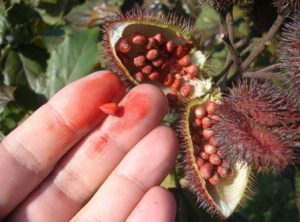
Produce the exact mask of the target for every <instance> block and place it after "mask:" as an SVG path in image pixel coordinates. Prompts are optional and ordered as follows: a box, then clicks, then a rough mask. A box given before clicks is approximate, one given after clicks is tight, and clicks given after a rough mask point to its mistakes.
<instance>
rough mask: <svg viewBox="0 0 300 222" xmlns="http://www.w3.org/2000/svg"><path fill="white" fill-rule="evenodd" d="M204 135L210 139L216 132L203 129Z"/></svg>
mask: <svg viewBox="0 0 300 222" xmlns="http://www.w3.org/2000/svg"><path fill="white" fill-rule="evenodd" d="M202 135H203V137H204V138H205V139H206V140H207V141H208V140H210V138H211V137H212V136H213V135H214V132H213V131H212V130H210V129H203V131H202Z"/></svg>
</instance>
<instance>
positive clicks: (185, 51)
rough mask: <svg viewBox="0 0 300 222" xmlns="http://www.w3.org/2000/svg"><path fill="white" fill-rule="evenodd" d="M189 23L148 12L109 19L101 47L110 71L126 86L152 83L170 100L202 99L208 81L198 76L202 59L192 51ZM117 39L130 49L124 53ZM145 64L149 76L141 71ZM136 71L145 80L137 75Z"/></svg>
mask: <svg viewBox="0 0 300 222" xmlns="http://www.w3.org/2000/svg"><path fill="white" fill-rule="evenodd" d="M191 24H192V23H191V21H189V20H185V19H182V18H178V17H176V16H175V15H174V14H169V15H167V16H165V15H162V14H157V13H155V12H152V11H140V12H131V13H128V14H126V15H117V16H115V17H111V18H109V19H108V20H107V21H106V23H105V25H104V35H105V39H104V43H105V44H104V45H105V51H106V54H107V57H108V58H110V60H111V63H110V65H112V67H111V68H112V69H114V70H115V71H116V72H117V73H118V74H119V75H120V76H121V78H122V79H123V80H126V81H127V82H129V83H130V85H137V84H140V83H152V84H155V85H156V86H158V87H159V88H161V89H162V90H163V91H164V92H165V94H166V95H168V94H169V95H168V98H172V100H174V101H175V100H176V99H177V100H178V101H180V102H182V101H185V100H187V99H191V98H195V97H199V96H203V95H204V94H205V93H207V92H208V91H209V87H207V81H209V80H204V79H203V78H201V76H200V75H203V67H204V63H205V62H206V57H205V56H204V55H203V54H202V53H201V52H200V51H197V50H196V48H195V44H194V42H193V41H192V39H191ZM120 39H121V40H123V39H126V40H127V42H128V43H131V45H130V47H131V48H130V50H124V49H123V48H124V47H123V45H124V44H121V46H122V47H120ZM145 39H146V41H145ZM117 43H118V44H117ZM142 43H144V44H142ZM126 46H127V45H126ZM126 49H127V48H126ZM141 55H145V57H144V56H141ZM141 58H142V59H144V58H145V59H146V60H145V61H144V60H141ZM203 58H204V59H203ZM147 65H151V66H153V71H152V72H151V73H149V74H148V72H145V67H146V66H147ZM191 67H192V68H191ZM200 71H201V72H200ZM139 72H141V73H144V74H145V78H140V77H141V76H140V75H138V76H137V75H136V73H139ZM153 73H154V74H153ZM177 76H180V78H178V77H177ZM137 77H138V78H137ZM196 86H197V87H196ZM175 97H176V98H175Z"/></svg>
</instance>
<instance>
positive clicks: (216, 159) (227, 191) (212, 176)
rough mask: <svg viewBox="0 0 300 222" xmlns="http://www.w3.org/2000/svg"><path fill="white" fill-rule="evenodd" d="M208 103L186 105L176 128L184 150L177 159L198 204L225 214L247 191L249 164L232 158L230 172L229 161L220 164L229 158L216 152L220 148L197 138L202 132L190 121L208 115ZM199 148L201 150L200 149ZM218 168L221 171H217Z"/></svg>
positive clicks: (229, 212)
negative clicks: (226, 164)
mask: <svg viewBox="0 0 300 222" xmlns="http://www.w3.org/2000/svg"><path fill="white" fill-rule="evenodd" d="M211 103H212V102H211V101H210V102H208V101H207V100H200V99H194V100H191V101H190V102H189V103H188V104H187V105H186V106H185V109H184V113H183V115H182V118H183V119H182V120H181V123H182V125H181V126H180V128H179V129H178V135H179V138H180V139H181V141H182V154H183V157H182V159H179V162H180V163H182V165H181V166H182V169H183V171H184V173H185V176H186V177H185V179H186V181H185V182H186V184H187V186H188V187H189V188H190V189H191V190H192V191H193V192H194V193H195V194H196V196H197V198H198V200H199V203H201V206H203V207H204V208H206V209H207V210H208V212H210V213H216V214H218V215H220V216H221V217H228V216H230V215H231V214H232V213H233V211H234V210H235V209H236V207H237V206H238V205H239V203H240V202H241V200H242V199H243V197H246V196H247V194H248V192H246V191H247V190H248V189H247V188H249V184H248V183H249V180H250V178H251V177H250V168H249V167H248V166H246V165H243V164H242V163H241V162H239V161H238V162H231V163H230V168H231V169H232V172H233V173H232V174H230V175H229V165H228V167H227V168H226V166H222V164H223V163H228V162H227V161H226V160H225V159H223V157H221V156H219V155H218V154H216V153H217V151H218V149H219V148H218V147H215V146H211V145H209V144H208V141H207V140H206V139H205V138H204V137H200V138H199V136H198V135H202V132H199V129H198V128H197V129H195V128H194V127H193V122H194V120H195V119H197V116H196V114H198V115H200V116H201V118H203V119H204V118H207V117H208V113H207V111H206V110H207V107H208V108H209V107H210V106H211V105H212V104H211ZM214 105H215V103H214ZM200 111H201V112H200ZM200 131H201V129H200ZM225 132H226V133H228V132H229V131H225ZM225 132H224V133H225ZM199 149H200V150H204V152H201V151H200V152H199ZM196 150H197V152H196ZM221 167H222V168H221ZM219 168H220V169H219ZM223 168H224V169H223ZM218 169H219V170H218ZM218 171H220V172H221V174H222V175H219V173H218Z"/></svg>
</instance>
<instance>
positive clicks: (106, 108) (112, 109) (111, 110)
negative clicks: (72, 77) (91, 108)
mask: <svg viewBox="0 0 300 222" xmlns="http://www.w3.org/2000/svg"><path fill="white" fill-rule="evenodd" d="M99 109H100V110H101V111H102V112H104V113H105V114H107V115H112V116H115V115H116V114H117V112H118V109H119V106H118V104H117V103H105V104H103V105H101V106H100V107H99Z"/></svg>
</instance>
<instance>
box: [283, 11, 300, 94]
mask: <svg viewBox="0 0 300 222" xmlns="http://www.w3.org/2000/svg"><path fill="white" fill-rule="evenodd" d="M279 55H280V60H281V63H282V67H283V68H284V69H285V70H287V74H288V75H291V76H290V78H291V79H292V83H293V84H298V87H299V91H298V92H300V15H298V16H295V17H294V19H293V22H291V23H289V24H286V25H285V28H284V33H283V35H282V40H281V43H280V50H279Z"/></svg>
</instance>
